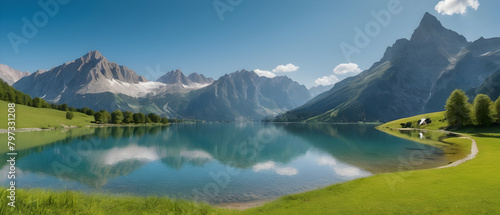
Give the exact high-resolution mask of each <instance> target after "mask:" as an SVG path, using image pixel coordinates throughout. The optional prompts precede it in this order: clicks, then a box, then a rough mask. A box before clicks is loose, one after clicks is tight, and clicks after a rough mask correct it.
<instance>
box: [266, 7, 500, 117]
mask: <svg viewBox="0 0 500 215" xmlns="http://www.w3.org/2000/svg"><path fill="white" fill-rule="evenodd" d="M499 69H500V38H492V39H484V38H480V39H478V40H477V41H474V42H472V43H471V42H468V41H467V40H466V38H465V37H464V36H462V35H460V34H458V33H456V32H454V31H452V30H449V29H446V28H444V27H443V26H442V25H441V23H440V22H439V21H438V20H437V18H436V17H434V16H432V15H431V14H429V13H426V14H425V15H424V17H423V18H422V20H421V22H420V25H419V26H418V27H417V28H416V29H415V31H414V32H413V35H412V36H411V38H410V40H408V39H399V40H397V41H396V42H395V43H394V45H392V46H391V47H388V48H387V49H386V51H385V53H384V56H383V57H382V59H380V61H378V62H376V63H374V64H373V65H372V66H371V67H370V68H369V69H368V70H365V71H363V72H362V73H360V74H358V75H356V76H354V77H350V78H347V79H344V80H343V81H340V82H339V83H337V84H335V85H334V87H333V88H332V89H330V90H329V91H327V92H325V93H322V94H320V95H318V96H317V97H315V98H313V99H312V100H310V101H309V102H307V103H306V104H304V105H302V106H300V107H298V108H296V109H293V110H291V111H288V112H286V113H284V114H281V115H279V116H278V117H276V118H275V119H274V121H323V122H357V121H390V120H393V119H398V118H402V117H408V116H411V115H415V114H419V113H423V112H432V111H441V110H444V104H445V102H446V99H447V98H448V96H449V95H450V93H451V92H452V91H453V90H454V89H456V88H458V89H463V90H465V91H467V92H469V95H470V97H471V98H473V97H474V96H475V95H476V94H477V93H486V94H488V95H489V96H490V97H492V99H496V98H498V91H499V85H500V84H499V79H500V72H499Z"/></svg>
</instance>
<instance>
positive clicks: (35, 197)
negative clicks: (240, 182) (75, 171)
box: [0, 188, 228, 214]
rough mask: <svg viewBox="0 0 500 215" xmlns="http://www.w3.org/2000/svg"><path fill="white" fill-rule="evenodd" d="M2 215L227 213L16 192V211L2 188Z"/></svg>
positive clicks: (175, 203) (160, 201)
mask: <svg viewBox="0 0 500 215" xmlns="http://www.w3.org/2000/svg"><path fill="white" fill-rule="evenodd" d="M0 196H2V198H0V204H1V205H2V207H0V214H221V213H223V212H226V213H227V212H228V210H225V209H218V208H213V207H211V206H210V205H207V204H201V203H193V202H188V201H182V200H172V199H168V198H160V197H127V196H122V197H116V196H115V197H113V196H107V195H102V194H92V195H88V194H84V193H80V192H73V191H65V192H53V191H46V190H42V189H33V190H28V191H27V190H17V192H16V208H15V209H14V208H11V207H10V206H6V205H7V201H8V199H7V198H5V197H6V196H8V194H7V190H6V189H5V188H0Z"/></svg>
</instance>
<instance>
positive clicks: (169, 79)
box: [156, 69, 214, 88]
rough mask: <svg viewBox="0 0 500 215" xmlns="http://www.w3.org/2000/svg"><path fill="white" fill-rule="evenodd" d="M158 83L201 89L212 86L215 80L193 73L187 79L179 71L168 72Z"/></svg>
mask: <svg viewBox="0 0 500 215" xmlns="http://www.w3.org/2000/svg"><path fill="white" fill-rule="evenodd" d="M156 81H157V82H161V83H164V84H175V85H179V86H181V87H184V88H201V87H206V86H208V85H210V84H212V83H213V82H214V79H212V78H206V77H205V76H203V75H200V74H198V73H191V74H190V75H189V76H187V77H186V76H185V75H184V73H182V71H181V70H179V69H177V70H172V71H170V72H167V73H166V74H165V75H163V76H161V77H160V78H158V79H157V80H156Z"/></svg>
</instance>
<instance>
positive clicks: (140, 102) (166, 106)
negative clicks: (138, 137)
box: [0, 51, 311, 121]
mask: <svg viewBox="0 0 500 215" xmlns="http://www.w3.org/2000/svg"><path fill="white" fill-rule="evenodd" d="M8 68H10V67H8ZM5 71H7V72H8V74H18V73H17V72H16V71H17V70H13V69H9V70H7V69H5ZM13 71H14V72H13ZM3 77H4V76H0V78H3ZM5 77H9V76H5ZM12 86H13V87H14V88H16V89H18V90H20V91H22V92H24V93H26V94H28V95H30V96H32V97H40V98H43V99H45V100H46V101H48V102H52V103H57V104H62V103H66V104H68V105H69V106H73V107H77V108H81V107H89V108H92V109H95V110H101V109H104V110H108V111H114V110H117V109H119V110H122V111H127V110H130V111H134V112H144V113H151V112H152V113H157V114H159V115H164V116H167V117H175V118H189V119H200V120H210V121H237V120H252V121H254V120H261V119H263V118H265V117H269V116H276V115H277V114H279V113H282V112H284V111H286V110H290V109H293V108H295V107H298V106H299V105H302V104H304V103H305V102H306V101H308V100H309V99H310V98H311V96H310V94H309V91H308V90H307V88H306V87H305V86H303V85H300V84H298V83H297V82H294V81H293V80H291V79H289V78H288V77H284V76H279V77H275V78H266V77H259V76H258V75H257V74H256V73H255V72H253V71H246V70H242V71H238V72H235V73H231V74H226V75H224V76H223V77H221V78H219V79H218V80H217V81H214V80H213V79H212V78H207V77H205V76H203V75H201V74H197V73H192V74H190V75H189V76H185V75H184V74H183V73H182V71H180V70H175V71H170V72H168V73H166V74H165V75H163V76H162V77H160V78H158V80H157V81H148V80H146V78H144V77H142V76H140V75H137V74H136V73H135V72H134V71H133V70H131V69H129V68H127V67H126V66H121V65H118V64H116V63H113V62H109V61H108V60H107V59H106V58H105V57H104V56H103V55H102V54H101V53H100V52H99V51H91V52H89V53H87V54H85V55H84V56H82V57H80V58H78V59H75V60H74V61H71V62H67V63H64V64H63V65H60V66H57V67H54V68H52V69H50V70H48V71H45V70H39V71H36V72H34V73H33V74H31V75H29V76H26V77H24V78H21V79H20V80H18V81H17V82H15V83H14V84H13V85H12Z"/></svg>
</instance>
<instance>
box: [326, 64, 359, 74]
mask: <svg viewBox="0 0 500 215" xmlns="http://www.w3.org/2000/svg"><path fill="white" fill-rule="evenodd" d="M351 72H352V73H360V72H361V69H359V67H358V64H355V63H341V64H339V65H337V66H336V67H335V69H333V73H335V74H339V75H342V74H347V73H351Z"/></svg>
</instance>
